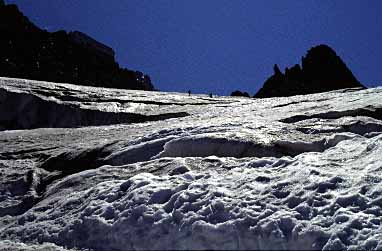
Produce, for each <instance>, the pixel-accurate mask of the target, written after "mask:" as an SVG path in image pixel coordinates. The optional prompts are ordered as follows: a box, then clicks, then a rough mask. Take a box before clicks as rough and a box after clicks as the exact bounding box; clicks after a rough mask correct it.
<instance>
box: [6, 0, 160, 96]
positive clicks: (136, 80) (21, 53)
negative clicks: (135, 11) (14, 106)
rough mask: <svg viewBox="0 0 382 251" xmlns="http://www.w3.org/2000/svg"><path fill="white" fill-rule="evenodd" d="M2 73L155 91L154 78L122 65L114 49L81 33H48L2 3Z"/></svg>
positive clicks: (12, 6)
mask: <svg viewBox="0 0 382 251" xmlns="http://www.w3.org/2000/svg"><path fill="white" fill-rule="evenodd" d="M0 34H1V36H0V76H2V77H12V78H26V79H34V80H44V81H53V82H62V83H71V84H79V83H81V84H82V85H87V86H96V87H109V88H121V89H138V90H153V89H154V87H153V85H152V84H151V80H150V77H149V76H147V75H145V74H143V73H142V72H139V71H132V70H128V69H124V68H121V67H120V66H119V65H118V63H117V62H116V61H115V58H114V51H113V49H112V48H110V47H108V46H107V45H104V44H102V43H100V42H98V41H96V40H95V39H93V38H91V37H90V36H88V35H86V34H84V33H82V32H79V31H74V32H69V33H68V32H66V31H57V32H48V31H46V30H42V29H40V28H39V27H37V26H36V25H34V24H33V23H32V22H31V21H29V19H28V18H27V17H25V16H24V15H23V13H22V12H21V11H20V10H19V9H18V8H17V6H16V5H13V4H10V5H5V4H4V3H3V2H0Z"/></svg>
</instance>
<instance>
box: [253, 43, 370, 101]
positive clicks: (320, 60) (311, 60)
mask: <svg viewBox="0 0 382 251" xmlns="http://www.w3.org/2000/svg"><path fill="white" fill-rule="evenodd" d="M344 88H365V87H364V86H363V85H362V84H361V83H360V82H359V81H358V80H357V79H356V78H355V77H354V75H353V73H352V72H351V71H350V70H349V68H348V67H347V66H346V64H345V63H344V62H343V61H342V59H341V58H340V57H339V56H338V55H337V54H336V52H335V51H334V50H333V49H332V48H330V47H329V46H327V45H323V44H322V45H318V46H315V47H313V48H311V49H310V50H309V51H308V53H307V54H306V56H305V57H302V67H300V65H298V64H296V65H295V66H293V67H292V68H290V69H289V68H286V69H285V73H282V72H281V71H280V69H279V67H278V66H277V64H275V65H274V74H273V75H272V76H271V77H270V78H268V79H267V80H266V81H265V83H264V85H263V87H262V88H261V89H260V90H259V91H258V92H257V93H256V95H255V97H256V98H267V97H286V96H293V95H300V94H310V93H317V92H326V91H332V90H337V89H344Z"/></svg>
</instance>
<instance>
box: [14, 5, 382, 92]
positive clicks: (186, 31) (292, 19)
mask: <svg viewBox="0 0 382 251" xmlns="http://www.w3.org/2000/svg"><path fill="white" fill-rule="evenodd" d="M7 2H8V3H16V4H17V5H18V6H19V7H20V9H21V10H22V11H23V12H24V14H25V15H26V16H28V17H29V18H30V19H31V20H32V21H33V22H34V23H35V24H37V25H38V26H39V27H41V28H45V29H48V30H49V31H55V30H59V29H65V30H68V31H70V30H79V31H82V32H85V33H87V34H89V35H90V36H92V37H94V38H95V39H97V40H99V41H101V42H103V43H105V44H107V45H109V46H111V47H112V48H114V50H115V51H116V57H117V61H118V62H119V63H120V65H121V66H123V67H127V68H129V69H135V70H140V71H143V72H145V73H147V74H149V75H150V76H151V78H152V80H153V82H154V85H155V86H156V87H157V88H159V89H160V90H164V91H182V92H185V91H187V90H189V89H191V90H192V91H193V92H195V93H209V92H212V93H216V94H222V95H223V94H224V95H227V94H229V93H230V92H231V91H233V90H234V89H240V90H243V91H248V92H250V93H251V94H254V93H255V92H256V91H257V90H258V89H259V88H260V87H261V86H262V84H263V83H264V81H265V80H266V78H267V77H269V76H270V75H271V74H272V73H273V64H275V63H277V64H278V65H279V66H280V69H284V68H285V67H287V66H292V65H294V64H295V63H300V60H301V56H303V55H304V54H305V53H306V51H307V50H308V49H309V48H310V47H312V46H314V45H317V44H320V43H326V44H328V45H329V46H331V47H332V48H333V49H334V50H335V51H336V52H337V54H338V55H339V56H341V58H342V59H343V60H344V61H345V63H346V64H347V65H348V67H349V68H350V69H351V70H352V71H353V73H354V75H355V76H356V77H357V78H358V79H359V80H360V81H361V82H362V83H364V84H366V85H376V84H382V77H381V74H380V69H381V67H380V65H381V63H380V62H381V59H382V47H381V46H382V15H381V10H382V1H380V0H374V1H373V0H368V1H362V0H357V1H355V0H336V1H333V0H320V1H319V0H314V1H313V0H293V1H291V0H288V1H283V0H277V1H276V0H187V1H186V0H171V1H170V0H33V1H32V0H12V1H11V0H8V1H7Z"/></svg>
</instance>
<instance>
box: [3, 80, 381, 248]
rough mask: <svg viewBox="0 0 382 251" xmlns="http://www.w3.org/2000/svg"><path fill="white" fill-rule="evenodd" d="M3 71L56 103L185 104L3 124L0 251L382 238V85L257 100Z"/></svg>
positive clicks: (292, 244) (13, 85)
mask: <svg viewBox="0 0 382 251" xmlns="http://www.w3.org/2000/svg"><path fill="white" fill-rule="evenodd" d="M0 82H1V83H2V86H1V88H2V90H3V91H2V93H3V96H4V95H5V96H7V95H8V93H10V92H12V93H13V92H18V93H24V94H25V95H26V96H31V95H32V96H33V95H39V97H40V98H41V99H44V100H46V99H49V93H54V95H53V96H55V97H56V99H58V100H59V101H54V102H55V104H57V105H58V106H60V105H67V104H65V102H67V101H65V100H74V99H75V100H76V101H75V102H77V108H78V109H89V107H85V106H86V105H90V106H91V109H93V110H99V111H104V110H105V109H109V108H105V107H119V108H118V109H120V108H121V107H125V108H126V107H127V108H126V109H127V110H123V109H122V110H119V111H118V112H126V113H131V110H129V109H133V108H132V107H135V108H134V109H135V110H134V112H135V113H138V112H139V113H140V114H143V115H147V114H159V115H160V114H161V113H173V112H174V111H176V112H178V113H183V112H184V113H187V114H188V116H180V117H173V118H167V117H163V118H158V119H156V120H155V121H148V122H137V121H135V122H134V123H131V124H128V123H120V124H112V125H106V126H89V127H79V128H39V129H33V130H4V131H2V132H0V175H1V176H0V177H1V180H0V250H72V249H73V250H95V251H98V250H111V251H117V250H118V251H120V250H142V249H143V250H165V249H171V250H174V249H176V250H190V249H191V250H206V249H209V250H214V249H218V250H222V249H227V250H236V249H238V250H270V249H274V250H281V249H282V250H288V249H293V250H382V224H381V221H382V218H381V216H382V157H381V156H382V98H381V97H382V88H373V89H368V90H339V91H333V92H328V93H320V94H313V95H305V96H294V97H288V98H270V99H248V98H233V97H232V98H231V97H216V98H209V97H207V96H204V95H191V96H190V97H189V96H188V95H185V94H176V93H169V94H166V93H159V92H143V91H124V90H113V89H103V88H89V87H79V86H72V85H68V84H55V83H46V82H37V81H29V80H18V79H7V78H0ZM64 89H65V92H63V91H62V90H64ZM4 93H5V94H4ZM57 93H59V94H57ZM3 96H2V97H3ZM0 98H1V97H0ZM100 98H102V102H100ZM7 102H8V101H7ZM165 103H167V104H165ZM33 104H34V103H33V102H32V103H30V105H31V106H33ZM143 107H144V108H143ZM0 110H1V109H0ZM16 110H17V109H16ZM76 112H77V110H76ZM7 114H8V115H7V116H9V114H11V115H12V116H16V117H17V116H21V115H20V114H13V113H12V112H8V113H7ZM78 114H82V113H78ZM79 116H81V115H79ZM106 116H107V115H106ZM63 119H65V118H63ZM48 124H49V123H48ZM51 125H53V124H51ZM66 125H69V124H66Z"/></svg>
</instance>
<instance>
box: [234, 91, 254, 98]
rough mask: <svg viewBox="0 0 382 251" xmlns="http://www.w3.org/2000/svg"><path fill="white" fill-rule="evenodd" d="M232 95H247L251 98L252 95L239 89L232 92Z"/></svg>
mask: <svg viewBox="0 0 382 251" xmlns="http://www.w3.org/2000/svg"><path fill="white" fill-rule="evenodd" d="M231 97H247V98H249V97H250V96H249V94H248V92H241V91H239V90H236V91H233V92H232V93H231Z"/></svg>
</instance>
